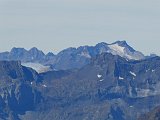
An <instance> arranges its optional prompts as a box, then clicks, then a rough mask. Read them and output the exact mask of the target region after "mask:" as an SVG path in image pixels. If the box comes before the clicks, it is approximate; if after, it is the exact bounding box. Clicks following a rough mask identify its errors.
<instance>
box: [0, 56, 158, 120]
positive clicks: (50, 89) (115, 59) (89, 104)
mask: <svg viewBox="0 0 160 120" xmlns="http://www.w3.org/2000/svg"><path fill="white" fill-rule="evenodd" d="M2 63H3V64H2V65H0V69H1V70H2V69H3V68H5V69H4V70H3V71H4V72H1V73H0V74H1V75H3V74H4V76H5V79H2V78H4V77H2V78H1V79H2V80H1V87H0V88H1V89H2V90H1V92H0V93H1V94H0V95H1V97H0V104H2V105H1V106H2V107H0V118H1V119H3V120H7V119H9V118H10V119H11V120H12V119H13V120H18V119H20V120H35V119H37V120H50V119H56V120H75V119H76V120H83V119H86V120H97V119H99V120H135V119H137V118H139V116H140V115H141V114H144V113H146V112H148V111H150V110H151V109H153V108H155V107H156V106H158V105H160V102H159V99H160V90H159V85H160V76H159V74H160V57H153V58H149V59H145V60H138V61H135V60H129V61H128V60H126V59H125V58H122V57H120V56H117V55H112V54H109V53H102V54H100V55H98V56H97V57H95V58H93V59H92V60H91V62H90V63H89V64H88V65H85V66H84V67H82V68H81V69H79V70H63V71H50V72H46V73H43V74H37V73H36V72H35V71H33V70H32V69H29V68H26V67H23V66H21V65H20V63H19V62H16V63H15V65H14V64H13V63H10V62H2ZM2 66H7V67H2ZM15 66H16V67H15ZM6 68H7V69H6ZM24 70H27V71H28V72H26V71H24ZM6 71H7V72H6ZM9 71H10V72H11V71H16V72H13V73H14V74H15V73H16V75H13V76H14V77H13V76H12V74H11V76H10V74H9V73H10V72H9ZM11 73H12V72H11ZM17 73H18V74H17ZM29 73H30V76H31V77H29V78H26V77H25V75H26V74H29ZM15 76H17V77H15ZM26 76H28V75H26ZM33 76H34V77H33ZM8 81H9V82H8ZM3 82H7V84H4V83H3ZM23 85H24V87H23ZM20 86H21V87H20ZM4 90H5V91H4ZM26 91H27V92H26ZM6 93H7V94H6ZM4 94H5V95H4ZM26 95H27V97H26ZM20 98H21V99H20ZM28 98H29V99H28ZM26 99H27V101H26ZM23 100H24V102H23ZM17 103H19V104H20V105H19V104H17ZM17 105H18V107H17ZM25 105H27V106H25ZM23 106H25V107H23ZM21 109H22V110H21ZM6 110H7V111H6ZM21 112H22V113H21ZM1 116H2V117H1Z"/></svg>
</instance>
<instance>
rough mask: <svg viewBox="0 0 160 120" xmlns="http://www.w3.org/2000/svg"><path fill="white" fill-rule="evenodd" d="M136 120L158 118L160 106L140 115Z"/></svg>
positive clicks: (159, 117)
mask: <svg viewBox="0 0 160 120" xmlns="http://www.w3.org/2000/svg"><path fill="white" fill-rule="evenodd" d="M138 120H160V107H159V106H158V107H156V108H155V109H153V110H151V111H150V112H148V113H146V114H144V115H141V117H139V119H138Z"/></svg>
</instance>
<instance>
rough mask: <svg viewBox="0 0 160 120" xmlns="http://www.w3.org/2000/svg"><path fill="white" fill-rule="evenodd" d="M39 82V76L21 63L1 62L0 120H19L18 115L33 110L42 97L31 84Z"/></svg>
mask: <svg viewBox="0 0 160 120" xmlns="http://www.w3.org/2000/svg"><path fill="white" fill-rule="evenodd" d="M39 82H40V79H39V78H38V74H37V73H36V72H35V71H34V70H32V69H30V68H26V67H23V66H21V63H20V62H19V61H0V118H1V119H4V120H5V119H11V120H18V119H19V118H18V114H24V113H25V112H26V111H28V110H33V109H34V107H35V105H36V104H37V103H39V102H40V100H41V97H40V93H39V92H38V91H37V90H35V89H34V88H33V86H31V83H35V84H36V83H39Z"/></svg>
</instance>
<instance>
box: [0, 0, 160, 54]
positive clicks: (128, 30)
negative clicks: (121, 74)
mask: <svg viewBox="0 0 160 120" xmlns="http://www.w3.org/2000/svg"><path fill="white" fill-rule="evenodd" d="M159 6H160V1H159V0H152V1H151V0H0V51H6V50H10V49H11V48H12V47H24V48H26V49H29V48H31V47H34V46H35V47H38V48H39V49H42V50H43V51H45V52H48V51H52V52H54V53H57V52H58V51H60V50H62V49H64V48H67V47H71V46H72V47H77V46H80V45H95V44H96V43H98V42H107V43H112V42H114V41H116V40H126V41H127V42H128V44H130V45H131V46H132V47H134V48H135V49H136V50H139V51H142V52H143V53H145V54H149V53H156V54H158V55H160V47H159V46H160V45H159V43H160V7H159Z"/></svg>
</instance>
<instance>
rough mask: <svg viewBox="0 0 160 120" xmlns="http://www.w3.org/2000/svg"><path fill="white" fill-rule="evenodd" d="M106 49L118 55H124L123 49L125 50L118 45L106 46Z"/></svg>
mask: <svg viewBox="0 0 160 120" xmlns="http://www.w3.org/2000/svg"><path fill="white" fill-rule="evenodd" d="M108 47H109V48H110V49H111V50H113V51H115V52H117V53H119V55H122V54H124V49H125V47H122V46H119V45H118V44H113V45H108Z"/></svg>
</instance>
